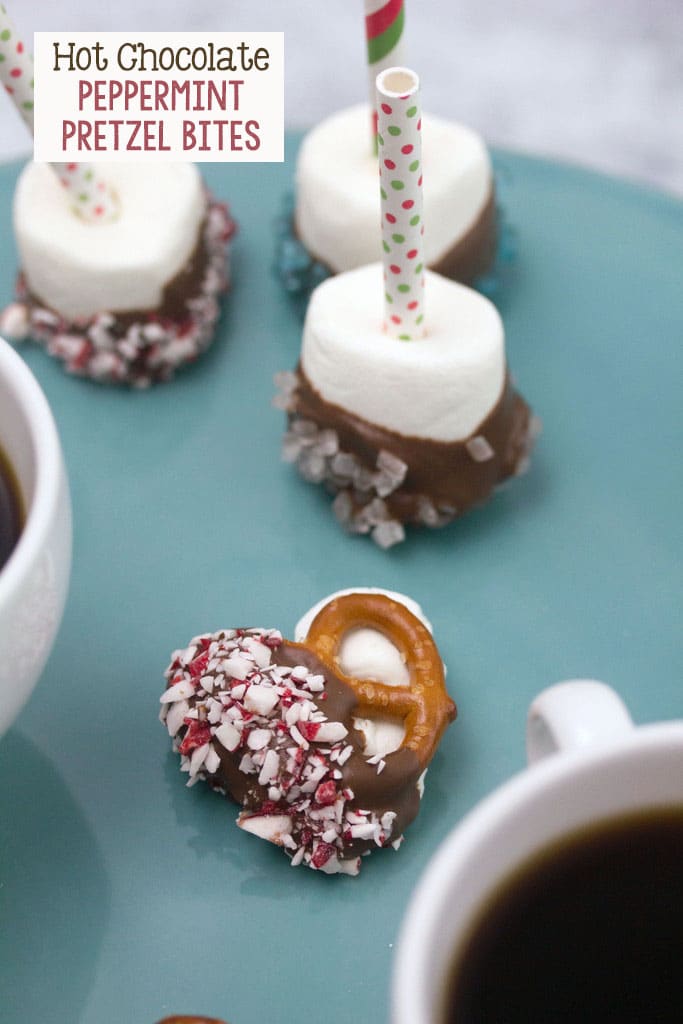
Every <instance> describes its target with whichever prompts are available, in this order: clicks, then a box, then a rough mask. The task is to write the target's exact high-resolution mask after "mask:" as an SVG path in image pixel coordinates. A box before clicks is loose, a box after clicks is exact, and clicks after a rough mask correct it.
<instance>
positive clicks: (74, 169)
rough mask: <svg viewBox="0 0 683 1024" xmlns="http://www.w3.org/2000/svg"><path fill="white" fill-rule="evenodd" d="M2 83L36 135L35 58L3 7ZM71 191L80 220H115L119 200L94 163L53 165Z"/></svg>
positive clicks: (0, 26) (0, 22)
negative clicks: (34, 121) (96, 170)
mask: <svg viewBox="0 0 683 1024" xmlns="http://www.w3.org/2000/svg"><path fill="white" fill-rule="evenodd" d="M0 82H2V84H3V85H4V87H5V90H6V92H7V93H8V95H9V96H10V98H11V100H12V102H13V103H14V105H15V107H16V108H17V110H18V111H19V113H20V114H21V116H22V118H23V119H24V121H25V122H26V125H27V127H28V129H29V131H30V132H31V135H33V102H34V94H33V57H32V56H31V55H30V53H28V51H27V50H26V47H25V46H24V43H23V42H22V40H21V39H20V37H19V35H18V34H17V31H16V29H15V28H14V25H13V24H12V22H11V20H10V17H9V15H8V14H7V9H6V8H5V6H4V5H3V4H0ZM52 167H53V168H54V171H55V173H56V174H57V176H58V177H59V180H60V181H61V183H62V185H63V186H64V188H65V189H66V190H67V192H68V195H69V200H70V202H71V208H72V210H74V212H75V213H77V214H78V215H79V217H83V219H84V220H87V221H93V222H95V223H104V222H105V221H111V220H115V219H116V217H117V216H118V212H119V204H118V199H117V197H116V195H115V193H114V192H113V190H112V189H110V188H109V186H108V185H107V184H106V182H104V181H103V180H102V179H101V178H100V176H99V174H97V173H96V172H95V170H94V168H93V166H92V165H91V164H84V163H53V164H52Z"/></svg>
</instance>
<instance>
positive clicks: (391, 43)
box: [365, 0, 405, 153]
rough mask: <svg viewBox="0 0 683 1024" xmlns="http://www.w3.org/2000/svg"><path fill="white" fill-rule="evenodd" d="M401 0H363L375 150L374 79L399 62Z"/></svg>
mask: <svg viewBox="0 0 683 1024" xmlns="http://www.w3.org/2000/svg"><path fill="white" fill-rule="evenodd" d="M404 20H405V11H404V6H403V0H365V38H366V40H367V44H368V72H369V84H370V108H371V110H372V126H371V131H372V145H373V151H374V152H375V153H376V152H377V109H376V106H375V81H376V79H377V75H378V74H379V73H380V71H384V70H385V69H386V68H391V67H396V66H397V65H399V64H403V62H404V61H405V57H404V53H403V50H404V45H403V23H404Z"/></svg>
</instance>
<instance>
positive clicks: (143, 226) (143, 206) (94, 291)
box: [14, 163, 206, 319]
mask: <svg viewBox="0 0 683 1024" xmlns="http://www.w3.org/2000/svg"><path fill="white" fill-rule="evenodd" d="M102 174H103V176H104V177H106V179H107V180H108V181H109V182H111V184H112V186H113V187H114V189H115V190H116V192H117V193H118V195H119V198H120V201H121V214H120V216H119V218H118V219H117V220H115V221H112V222H110V223H107V224H91V223H88V222H86V221H85V220H82V219H81V218H80V217H78V216H77V215H76V214H75V213H73V212H72V210H71V207H70V206H69V201H68V196H67V193H66V191H65V189H64V188H63V187H62V185H61V184H60V183H59V181H58V179H57V176H56V175H55V174H54V172H53V171H52V170H51V168H50V167H49V166H48V165H47V164H36V163H29V164H28V165H27V166H26V167H25V168H24V170H23V171H22V173H21V176H20V178H19V181H18V183H17V189H16V193H15V197H14V230H15V234H16V239H17V246H18V249H19V256H20V260H21V266H22V269H23V271H24V274H25V275H26V279H27V282H28V286H29V288H30V290H31V292H32V293H33V294H34V295H35V296H36V297H37V298H38V299H39V300H40V301H42V302H43V303H45V304H46V305H47V306H49V307H51V308H52V309H54V310H56V311H57V312H58V313H61V314H62V315H63V316H65V317H67V318H73V319H77V318H87V317H91V316H94V315H95V314H96V313H98V312H123V311H126V310H148V309H156V308H157V307H158V306H159V304H160V303H161V299H162V294H163V290H164V287H165V286H166V285H167V284H168V283H169V282H170V281H171V280H172V279H173V278H174V277H175V275H176V274H177V273H178V272H179V271H180V270H182V268H183V267H184V266H185V265H186V263H187V262H188V260H189V258H190V256H191V254H192V252H193V250H194V248H195V246H196V245H197V239H198V235H199V229H200V226H201V223H202V221H203V219H204V216H205V213H206V197H205V193H204V189H203V186H202V181H201V177H200V174H199V172H198V170H197V168H196V167H195V165H194V164H189V163H186V164H182V163H178V164H171V163H168V164H144V163H135V164H126V163H117V164H107V165H102Z"/></svg>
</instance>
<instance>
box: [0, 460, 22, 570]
mask: <svg viewBox="0 0 683 1024" xmlns="http://www.w3.org/2000/svg"><path fill="white" fill-rule="evenodd" d="M22 520H23V511H22V505H21V498H20V496H19V485H18V484H17V481H16V477H15V476H14V471H13V469H12V467H11V466H10V464H9V462H8V460H7V458H6V456H5V454H4V452H3V450H2V448H0V569H2V567H3V565H4V564H5V562H6V561H7V559H8V558H9V556H10V555H11V554H12V551H13V549H14V545H15V544H16V543H17V541H18V540H19V534H20V533H21V526H22Z"/></svg>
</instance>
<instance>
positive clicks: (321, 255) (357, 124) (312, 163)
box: [296, 106, 493, 272]
mask: <svg viewBox="0 0 683 1024" xmlns="http://www.w3.org/2000/svg"><path fill="white" fill-rule="evenodd" d="M423 120H424V126H423V140H422V164H423V168H424V223H425V257H426V262H427V264H428V265H429V266H432V265H433V264H435V263H437V262H438V261H439V260H440V259H441V258H442V257H443V256H445V254H446V253H447V252H448V251H449V249H451V248H452V247H453V245H455V243H456V242H457V241H458V240H459V239H460V238H462V236H463V235H464V234H466V232H467V231H468V230H469V229H470V228H471V227H472V226H473V224H474V223H475V221H476V220H477V218H478V216H479V215H480V213H481V212H482V210H483V208H484V206H485V204H486V201H487V200H488V197H489V195H490V192H491V187H492V180H493V178H492V171H491V160H490V158H489V155H488V152H487V149H486V146H485V144H484V142H483V140H482V139H481V138H480V136H479V135H477V134H476V132H473V131H472V130H471V129H470V128H466V127H465V126H464V125H462V124H457V123H454V122H450V121H443V120H441V119H440V118H437V117H430V116H428V115H427V116H425V117H424V119H423ZM369 123H370V113H369V111H368V108H367V107H366V106H357V107H350V108H349V109H347V110H341V111H339V112H338V113H336V114H333V115H332V117H329V118H326V119H325V120H324V121H321V123H320V124H318V125H317V126H316V127H315V128H314V129H313V130H312V131H311V132H309V133H308V135H307V136H306V137H305V139H304V141H303V143H302V145H301V149H300V151H299V158H298V162H297V171H296V196H297V201H296V229H297V232H298V235H299V238H300V239H301V241H302V242H303V244H304V245H305V247H306V248H307V249H308V251H309V252H310V253H311V254H312V255H313V256H316V257H317V258H318V259H319V260H321V261H322V262H323V263H325V264H327V266H329V267H330V268H331V269H332V270H334V271H335V272H338V271H341V270H351V269H352V268H353V267H360V266H363V264H365V263H372V262H374V261H375V260H376V259H378V258H379V256H380V254H381V249H380V237H381V236H380V216H381V215H380V197H379V179H378V174H377V157H376V156H375V155H373V153H372V151H371V148H370V138H369V128H368V126H369Z"/></svg>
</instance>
